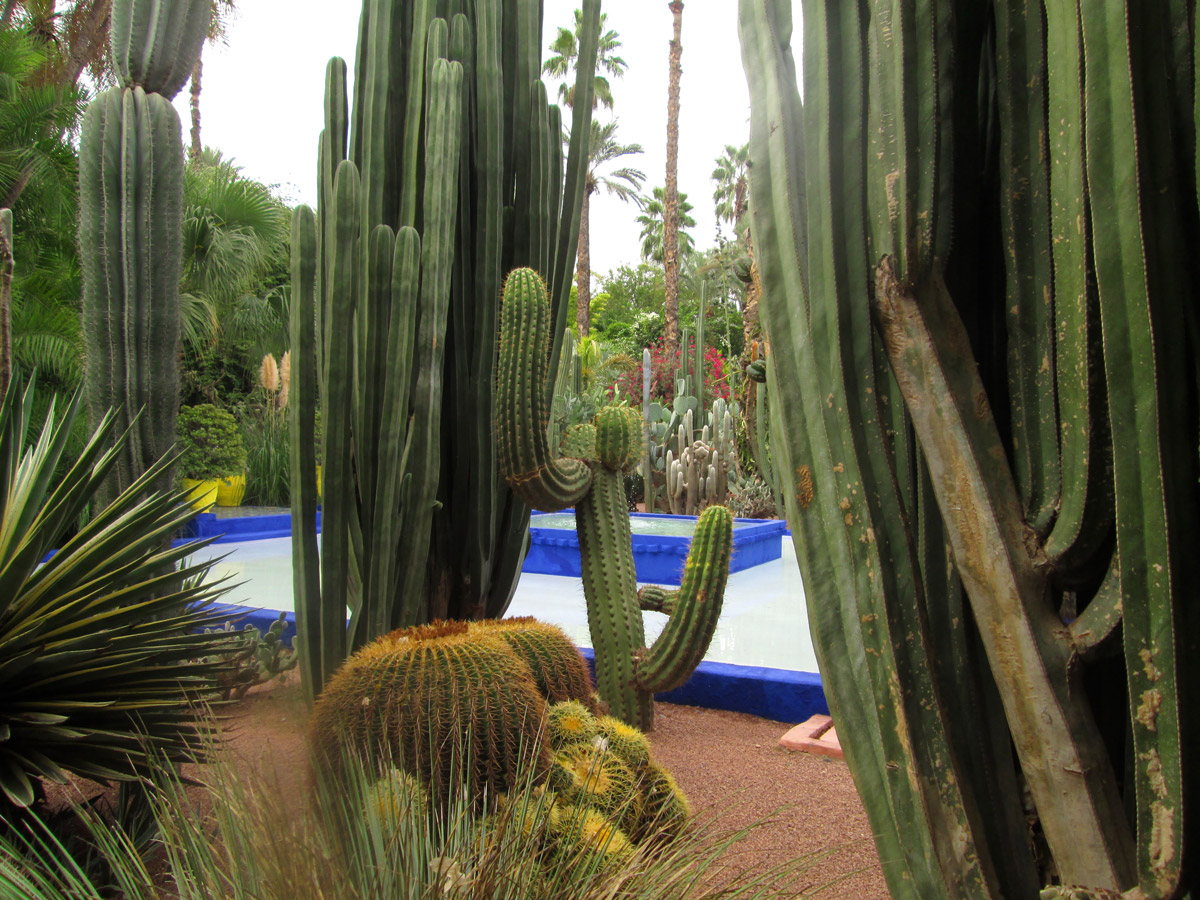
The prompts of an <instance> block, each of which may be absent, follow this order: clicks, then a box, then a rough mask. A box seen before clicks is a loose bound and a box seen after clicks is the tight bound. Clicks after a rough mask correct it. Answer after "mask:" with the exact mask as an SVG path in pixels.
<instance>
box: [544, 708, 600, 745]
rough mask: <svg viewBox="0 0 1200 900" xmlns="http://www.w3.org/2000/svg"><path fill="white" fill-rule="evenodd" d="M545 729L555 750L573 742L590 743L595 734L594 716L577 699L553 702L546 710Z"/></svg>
mask: <svg viewBox="0 0 1200 900" xmlns="http://www.w3.org/2000/svg"><path fill="white" fill-rule="evenodd" d="M546 730H547V731H548V733H549V737H550V748H551V749H552V750H554V751H555V752H557V751H559V750H565V749H566V748H567V747H570V746H572V745H573V744H590V743H591V742H592V740H593V739H594V738H595V737H596V735H597V733H598V732H597V730H596V717H595V716H593V715H592V714H591V712H590V711H589V710H588V708H587V707H586V706H584V705H583V704H582V703H580V702H579V701H578V700H567V701H565V702H563V703H555V704H554V705H553V706H551V707H550V708H549V709H548V710H547V711H546Z"/></svg>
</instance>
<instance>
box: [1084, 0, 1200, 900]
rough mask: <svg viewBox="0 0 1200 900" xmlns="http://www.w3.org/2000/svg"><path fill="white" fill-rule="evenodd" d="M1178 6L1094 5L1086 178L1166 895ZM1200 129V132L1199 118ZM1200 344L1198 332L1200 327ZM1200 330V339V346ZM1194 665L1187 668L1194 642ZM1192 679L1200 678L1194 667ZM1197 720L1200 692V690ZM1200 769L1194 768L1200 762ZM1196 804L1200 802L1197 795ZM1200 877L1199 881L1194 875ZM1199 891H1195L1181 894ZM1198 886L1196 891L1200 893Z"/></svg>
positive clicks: (1141, 761)
mask: <svg viewBox="0 0 1200 900" xmlns="http://www.w3.org/2000/svg"><path fill="white" fill-rule="evenodd" d="M1166 8H1167V7H1166V5H1155V6H1154V7H1153V8H1149V7H1148V8H1146V9H1144V10H1140V9H1137V8H1136V7H1130V8H1129V9H1128V10H1125V9H1121V8H1117V7H1111V8H1110V7H1108V6H1107V5H1104V4H1101V5H1093V4H1081V5H1080V15H1081V24H1082V34H1083V46H1084V54H1083V55H1084V60H1085V66H1086V72H1085V79H1084V81H1085V84H1086V85H1087V90H1086V93H1085V96H1084V104H1085V142H1086V147H1087V184H1088V193H1089V197H1090V199H1091V203H1092V217H1091V222H1092V242H1093V249H1094V253H1095V264H1096V288H1097V292H1098V295H1099V305H1100V319H1101V323H1102V336H1103V348H1104V368H1105V375H1106V377H1107V379H1108V417H1109V420H1110V422H1111V424H1112V434H1113V437H1114V440H1113V485H1114V488H1115V509H1116V522H1117V529H1116V530H1117V552H1118V554H1119V559H1120V563H1121V568H1120V576H1121V591H1122V595H1123V602H1122V614H1123V623H1122V637H1123V645H1124V650H1125V672H1126V677H1127V680H1128V689H1129V702H1130V710H1129V712H1130V719H1129V721H1130V725H1131V728H1132V742H1133V746H1132V748H1131V752H1132V757H1131V759H1132V761H1133V762H1132V766H1133V781H1134V789H1135V795H1136V801H1137V802H1136V804H1135V805H1134V809H1135V810H1136V826H1137V829H1136V830H1137V848H1136V854H1137V868H1138V874H1139V875H1140V879H1139V880H1140V886H1141V888H1142V890H1143V891H1144V892H1146V893H1147V894H1148V895H1149V896H1152V897H1167V896H1171V895H1173V894H1174V893H1176V892H1177V891H1179V890H1180V889H1181V887H1182V884H1183V882H1184V881H1185V880H1186V877H1187V876H1186V875H1185V874H1184V873H1185V864H1184V863H1183V856H1184V854H1186V852H1187V851H1186V849H1185V846H1186V841H1185V837H1184V835H1185V834H1187V833H1188V832H1189V831H1194V830H1195V824H1194V822H1193V823H1191V824H1190V826H1189V824H1188V823H1187V821H1186V817H1187V815H1188V811H1187V809H1186V802H1185V799H1184V795H1185V784H1186V780H1187V779H1186V772H1185V768H1186V766H1187V762H1186V760H1187V758H1188V756H1189V755H1192V756H1193V758H1194V751H1191V753H1190V754H1189V752H1188V751H1185V750H1184V749H1183V747H1184V744H1183V737H1184V734H1185V732H1184V728H1185V727H1186V726H1185V723H1184V722H1183V721H1181V720H1183V719H1184V718H1185V716H1186V714H1187V713H1186V712H1185V710H1187V708H1188V703H1187V701H1186V699H1185V698H1186V694H1184V691H1186V689H1187V685H1188V684H1189V683H1190V684H1191V685H1195V684H1196V683H1197V681H1196V668H1195V665H1196V663H1195V651H1194V647H1195V643H1194V641H1195V635H1196V634H1197V633H1200V632H1198V631H1197V613H1196V612H1195V610H1196V603H1195V602H1194V600H1193V599H1192V598H1193V597H1194V583H1193V579H1192V576H1191V574H1190V572H1191V570H1192V566H1191V565H1190V564H1189V563H1190V560H1191V558H1192V557H1194V555H1195V535H1196V534H1197V531H1198V530H1200V528H1198V526H1200V523H1198V522H1197V512H1198V511H1197V503H1196V500H1195V490H1196V488H1195V485H1196V476H1195V474H1194V472H1192V471H1189V467H1188V466H1187V465H1185V464H1184V461H1185V460H1189V459H1192V460H1194V459H1195V453H1196V440H1195V432H1194V430H1192V429H1189V428H1188V427H1186V426H1184V425H1182V423H1185V422H1194V421H1195V418H1194V416H1195V413H1194V412H1193V411H1192V410H1189V408H1188V404H1189V401H1188V400H1186V399H1185V395H1186V393H1187V392H1186V391H1184V390H1182V385H1184V384H1186V383H1188V381H1189V380H1190V379H1193V378H1194V377H1195V369H1194V367H1193V365H1192V364H1191V363H1189V362H1188V360H1187V357H1188V356H1189V355H1190V354H1194V352H1195V345H1194V343H1193V344H1192V346H1191V347H1190V348H1189V346H1188V342H1185V341H1183V340H1180V339H1179V338H1178V337H1175V335H1177V334H1179V332H1180V330H1181V329H1185V328H1189V329H1194V328H1195V319H1194V316H1193V314H1192V311H1191V310H1190V308H1189V307H1190V301H1187V300H1185V299H1184V298H1186V297H1189V296H1190V295H1191V292H1192V291H1193V285H1194V275H1193V274H1192V267H1191V266H1190V265H1189V263H1188V262H1187V260H1188V258H1189V257H1190V256H1191V255H1193V251H1192V249H1191V247H1190V245H1188V246H1185V243H1184V242H1185V241H1187V240H1189V238H1187V237H1186V235H1189V234H1191V233H1192V232H1190V231H1188V230H1186V228H1184V227H1181V223H1182V222H1183V221H1187V220H1188V219H1189V218H1190V217H1192V216H1194V215H1195V205H1194V199H1193V202H1192V203H1190V204H1189V206H1188V207H1187V211H1186V212H1184V211H1183V210H1181V209H1179V208H1178V205H1177V204H1178V202H1179V200H1178V197H1179V196H1180V192H1179V191H1178V186H1177V185H1178V180H1177V179H1178V178H1179V177H1180V176H1179V173H1178V172H1177V170H1176V168H1175V164H1174V158H1175V144H1174V138H1173V136H1172V135H1173V131H1174V130H1175V129H1176V128H1177V127H1182V126H1181V123H1176V122H1173V121H1172V118H1171V113H1170V111H1169V108H1168V106H1167V104H1168V102H1169V93H1170V91H1169V85H1170V84H1171V81H1172V74H1173V73H1168V72H1167V71H1166V70H1165V69H1164V67H1163V65H1164V58H1163V57H1164V54H1163V52H1162V51H1163V49H1164V48H1167V47H1169V46H1170V44H1171V42H1170V38H1169V35H1168V34H1166V33H1165V32H1166V30H1167V28H1168V27H1169V25H1168V23H1167V22H1165V21H1163V19H1162V18H1160V16H1161V14H1162V13H1163V12H1164V10H1165V9H1166ZM1188 124H1191V125H1193V127H1194V123H1188ZM1192 334H1193V335H1194V334H1195V332H1194V331H1193V332H1192ZM1194 340H1195V338H1194V336H1193V337H1192V341H1194ZM1189 641H1190V642H1191V647H1192V653H1191V654H1190V655H1191V657H1192V658H1191V659H1188V656H1189V653H1188V650H1187V648H1188V642H1189ZM1189 670H1190V671H1189ZM1191 697H1192V702H1191V709H1192V710H1193V712H1192V715H1193V716H1194V715H1195V712H1194V710H1195V709H1196V706H1195V698H1196V694H1194V693H1193V694H1192V695H1191ZM1192 727H1193V728H1194V727H1195V725H1194V724H1193V726H1192ZM1192 771H1193V772H1194V771H1195V769H1194V768H1193V769H1192ZM1192 796H1195V794H1193V795H1192ZM1194 808H1195V807H1193V809H1194ZM1193 877H1194V876H1193ZM1182 889H1183V890H1186V888H1182ZM1192 890H1193V891H1194V887H1193V888H1192Z"/></svg>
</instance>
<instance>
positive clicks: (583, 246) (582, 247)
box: [575, 185, 595, 338]
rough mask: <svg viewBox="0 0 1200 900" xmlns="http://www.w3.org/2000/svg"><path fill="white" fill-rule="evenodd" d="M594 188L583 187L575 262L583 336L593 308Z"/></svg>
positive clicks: (578, 317)
mask: <svg viewBox="0 0 1200 900" xmlns="http://www.w3.org/2000/svg"><path fill="white" fill-rule="evenodd" d="M593 190H595V188H594V187H592V186H591V185H587V186H586V187H585V188H584V189H583V206H582V207H581V208H580V219H579V256H578V258H577V261H576V263H575V283H576V287H577V297H576V301H575V327H576V329H577V330H578V332H579V336H580V337H581V338H585V337H587V336H588V329H589V326H590V316H591V309H592V247H591V237H590V231H589V229H588V214H589V212H590V210H591V205H592V201H591V198H592V191H593Z"/></svg>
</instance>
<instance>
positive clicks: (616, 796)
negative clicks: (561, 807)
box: [551, 744, 643, 823]
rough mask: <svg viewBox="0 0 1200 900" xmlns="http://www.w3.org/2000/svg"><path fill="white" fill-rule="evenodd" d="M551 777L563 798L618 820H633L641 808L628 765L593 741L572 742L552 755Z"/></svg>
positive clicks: (637, 818) (640, 801) (631, 821)
mask: <svg viewBox="0 0 1200 900" xmlns="http://www.w3.org/2000/svg"><path fill="white" fill-rule="evenodd" d="M551 779H552V781H554V782H555V785H554V786H555V787H556V789H557V790H558V792H559V793H561V794H562V796H563V797H564V799H565V800H566V801H567V802H569V803H574V804H575V805H577V806H588V807H590V808H592V809H594V810H596V811H597V812H600V813H603V814H604V815H605V816H608V817H609V818H611V819H613V820H614V821H618V822H621V823H636V822H637V821H638V820H639V816H640V813H641V809H642V805H643V804H642V798H641V796H640V795H639V794H638V791H637V778H636V777H635V776H634V774H633V772H632V771H631V770H630V768H629V766H627V765H625V763H623V762H621V760H620V759H619V758H618V757H617V756H616V755H615V754H612V753H609V752H608V751H607V750H604V749H602V748H601V747H598V746H596V745H594V744H575V745H573V746H570V747H568V748H567V749H566V750H563V751H561V752H559V753H558V754H557V755H556V756H555V757H554V766H553V768H552V770H551Z"/></svg>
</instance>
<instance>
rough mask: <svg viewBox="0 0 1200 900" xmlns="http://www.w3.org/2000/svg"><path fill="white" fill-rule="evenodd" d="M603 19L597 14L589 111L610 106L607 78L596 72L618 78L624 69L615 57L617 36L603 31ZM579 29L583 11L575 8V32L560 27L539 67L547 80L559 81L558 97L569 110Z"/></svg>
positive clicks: (618, 46)
mask: <svg viewBox="0 0 1200 900" xmlns="http://www.w3.org/2000/svg"><path fill="white" fill-rule="evenodd" d="M607 18H608V14H607V13H601V14H600V44H599V46H598V48H597V54H596V76H595V82H594V84H595V88H594V90H593V96H592V108H593V109H595V108H596V106H597V105H602V106H604V108H605V109H612V106H613V97H612V87H611V86H610V85H609V83H608V79H607V78H605V77H604V76H603V75H601V74H600V73H601V72H607V73H608V74H609V75H611V76H613V77H614V78H620V77H621V76H622V75H624V74H625V69H626V67H627V63H626V62H625V60H623V59H622V58H621V57H619V56H617V54H616V51H617V50H618V49H619V48H620V46H621V41H620V39H619V38H618V37H617V33H616V32H615V31H613V30H612V29H611V28H610V29H607V30H605V28H604V22H605V20H606V19H607ZM582 27H583V12H582V10H578V9H577V10H575V29H574V30H573V31H572V30H571V29H569V28H562V27H560V28H559V29H558V34H557V35H556V36H555V38H554V41H553V42H552V43H551V44H550V53H551V55H550V56H549V57H547V59H546V61H545V62H544V63H543V64H542V71H543V72H545V73H546V74H547V75H549V76H550V77H551V78H557V79H559V85H558V98H559V100H561V101H562V102H564V103H566V104H567V106H570V107H573V106H575V65H576V61H577V60H578V58H579V32H580V30H581V29H582Z"/></svg>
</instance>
